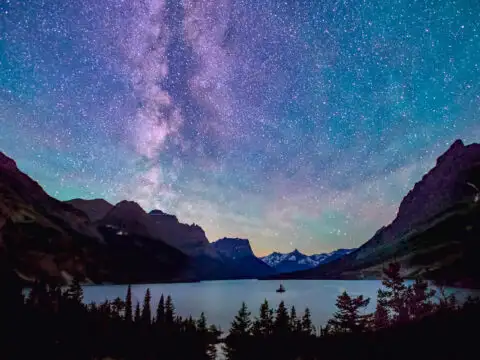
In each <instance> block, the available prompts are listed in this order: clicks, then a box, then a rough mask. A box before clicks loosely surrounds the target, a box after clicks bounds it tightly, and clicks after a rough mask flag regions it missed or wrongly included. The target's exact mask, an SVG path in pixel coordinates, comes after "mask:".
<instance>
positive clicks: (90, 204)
mask: <svg viewBox="0 0 480 360" xmlns="http://www.w3.org/2000/svg"><path fill="white" fill-rule="evenodd" d="M65 203H67V204H70V205H72V206H73V207H75V208H77V209H79V210H81V211H83V212H84V213H85V214H86V215H87V216H88V218H89V219H90V221H92V222H95V221H98V220H101V219H103V218H104V217H105V215H107V213H108V212H109V211H110V210H112V209H113V205H112V204H110V203H109V202H108V201H106V200H103V199H93V200H84V199H72V200H69V201H65Z"/></svg>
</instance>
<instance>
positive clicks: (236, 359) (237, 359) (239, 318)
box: [224, 302, 252, 360]
mask: <svg viewBox="0 0 480 360" xmlns="http://www.w3.org/2000/svg"><path fill="white" fill-rule="evenodd" d="M250 315H251V313H250V311H248V308H247V305H246V304H245V303H244V302H243V303H242V307H241V308H240V310H239V311H238V314H237V315H236V316H235V318H234V320H233V321H232V325H231V327H230V332H229V334H228V336H227V338H226V339H225V344H224V352H225V355H226V357H227V359H228V360H243V359H246V358H247V356H251V354H250V342H249V339H250V336H251V330H252V321H251V319H250Z"/></svg>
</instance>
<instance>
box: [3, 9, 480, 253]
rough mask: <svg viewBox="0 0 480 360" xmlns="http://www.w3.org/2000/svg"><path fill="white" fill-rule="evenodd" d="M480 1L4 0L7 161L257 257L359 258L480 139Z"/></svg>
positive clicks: (78, 193)
mask: <svg viewBox="0 0 480 360" xmlns="http://www.w3.org/2000/svg"><path fill="white" fill-rule="evenodd" d="M479 14H480V2H479V1H476V0H456V1H436V0H431V1H429V0H423V1H418V0H417V1H415V0H378V1H377V0H371V1H366V0H343V1H335V0H310V1H293V0H287V1H279V0H261V1H257V0H239V1H229V0H205V1H193V0H183V1H180V0H179V1H177V0H142V1H138V0H77V1H64V0H23V1H16V0H2V1H0V129H1V130H0V150H1V151H4V152H6V153H7V154H8V155H9V156H11V157H13V158H14V159H15V160H16V161H17V163H18V165H19V167H20V168H21V169H22V170H23V171H25V172H27V173H28V174H29V175H30V176H32V177H33V178H34V179H36V180H37V181H39V182H40V184H41V185H42V186H43V187H44V188H45V189H46V191H48V192H49V193H50V194H51V195H52V196H55V197H57V198H59V199H62V200H66V199H71V198H75V197H82V198H97V197H102V198H106V199H107V200H109V201H110V202H113V203H115V202H118V201H120V200H122V199H128V200H134V201H137V202H138V203H140V204H141V205H142V206H143V207H144V208H145V209H146V210H151V209H154V208H158V209H162V210H164V211H167V212H170V213H173V214H176V215H177V216H178V217H179V219H180V220H181V221H183V222H188V223H192V222H194V223H197V224H200V225H201V226H202V227H203V228H204V229H205V231H206V233H207V236H208V238H209V240H210V241H214V240H216V239H218V238H221V237H224V236H237V237H246V238H249V239H250V241H251V244H252V247H253V249H254V251H255V253H256V254H257V255H266V254H267V253H269V252H271V251H273V250H277V251H283V252H287V251H291V250H293V249H294V248H298V249H299V250H300V251H303V252H305V253H318V252H324V251H330V250H333V249H335V248H339V247H353V246H358V245H360V244H362V243H363V242H365V241H366V240H368V239H369V238H370V237H371V236H372V235H373V233H374V232H375V231H376V230H377V229H378V228H379V227H380V226H382V225H385V224H387V223H389V222H390V221H391V220H392V219H393V218H394V216H395V214H396V211H397V208H398V205H399V202H400V201H401V199H402V197H403V196H404V195H405V194H406V193H407V192H408V190H409V189H410V188H411V187H412V186H413V184H414V183H415V182H416V181H418V180H420V178H421V176H422V175H423V174H424V173H425V172H426V171H427V170H428V169H429V168H431V167H432V166H433V165H434V164H435V159H436V158H437V157H438V156H439V155H440V154H441V153H443V152H444V151H445V150H446V149H447V148H448V146H449V145H450V144H451V143H452V142H453V141H454V140H455V139H457V138H462V139H463V140H464V141H465V142H466V143H471V142H478V141H479V140H480V15H479Z"/></svg>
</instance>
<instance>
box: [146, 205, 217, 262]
mask: <svg viewBox="0 0 480 360" xmlns="http://www.w3.org/2000/svg"><path fill="white" fill-rule="evenodd" d="M149 217H150V219H151V220H153V223H154V224H155V225H154V227H153V229H154V230H152V232H153V233H154V235H156V236H159V237H160V238H162V239H164V241H166V242H167V243H168V244H170V245H172V246H175V247H177V248H178V249H180V250H182V251H183V252H184V253H186V254H188V255H190V256H193V257H197V256H207V257H211V258H214V259H218V254H217V253H216V252H215V251H214V250H213V249H212V248H211V247H210V243H209V241H208V239H207V236H206V235H205V231H204V230H203V229H202V228H201V227H200V226H199V225H196V224H192V225H189V224H183V223H181V222H179V221H178V219H177V217H176V216H175V215H170V214H167V213H164V212H163V211H161V210H152V211H151V212H150V213H149Z"/></svg>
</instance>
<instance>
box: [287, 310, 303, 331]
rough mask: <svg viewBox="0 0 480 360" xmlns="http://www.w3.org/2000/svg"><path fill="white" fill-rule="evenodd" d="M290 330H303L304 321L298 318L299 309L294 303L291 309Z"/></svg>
mask: <svg viewBox="0 0 480 360" xmlns="http://www.w3.org/2000/svg"><path fill="white" fill-rule="evenodd" d="M290 331H291V332H293V333H300V332H301V331H302V322H301V320H300V319H299V318H297V310H296V309H295V306H293V305H292V307H291V309H290Z"/></svg>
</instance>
